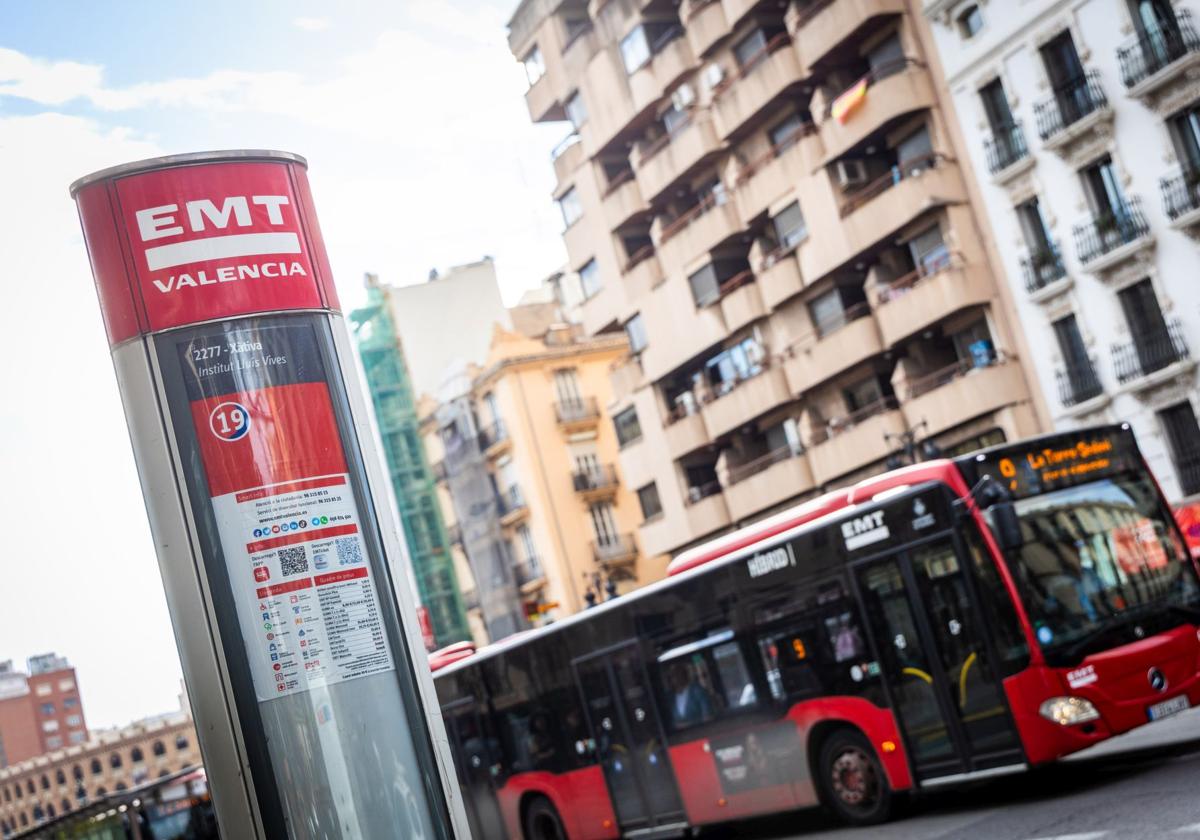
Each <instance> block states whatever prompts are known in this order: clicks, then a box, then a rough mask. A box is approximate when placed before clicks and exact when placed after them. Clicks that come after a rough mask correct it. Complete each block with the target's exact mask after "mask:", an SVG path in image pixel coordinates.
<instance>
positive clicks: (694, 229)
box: [658, 194, 742, 272]
mask: <svg viewBox="0 0 1200 840" xmlns="http://www.w3.org/2000/svg"><path fill="white" fill-rule="evenodd" d="M741 232H742V222H741V219H739V218H738V213H737V207H736V206H735V205H734V203H733V202H732V201H729V200H728V199H724V198H721V199H719V198H715V197H713V196H712V194H710V195H709V196H707V197H705V198H704V199H703V200H702V201H700V203H699V204H696V205H695V206H694V207H692V208H691V209H690V210H688V211H687V212H686V213H684V214H683V215H681V216H679V217H678V218H676V219H673V220H671V221H670V222H668V223H666V224H664V225H663V226H662V228H661V231H660V233H659V235H658V255H659V258H660V259H661V260H662V262H663V265H664V267H665V268H666V270H667V271H668V272H682V270H683V267H684V266H685V265H687V264H689V263H691V262H692V261H693V260H695V259H696V258H697V257H699V256H701V255H702V254H707V253H708V252H709V251H711V250H713V249H714V248H716V247H717V246H718V245H720V244H721V243H722V242H725V241H726V240H727V239H731V238H733V237H734V236H737V235H738V234H740V233H741Z"/></svg>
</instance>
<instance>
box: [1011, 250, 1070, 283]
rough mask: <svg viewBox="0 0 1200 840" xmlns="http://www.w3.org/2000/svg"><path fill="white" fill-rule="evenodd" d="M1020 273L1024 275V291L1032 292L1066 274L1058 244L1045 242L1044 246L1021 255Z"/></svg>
mask: <svg viewBox="0 0 1200 840" xmlns="http://www.w3.org/2000/svg"><path fill="white" fill-rule="evenodd" d="M1021 274H1022V275H1024V277H1025V291H1027V292H1030V293H1033V292H1036V291H1037V290H1038V289H1044V288H1046V287H1047V286H1049V285H1050V284H1051V283H1054V282H1056V281H1058V280H1061V279H1063V278H1064V277H1066V276H1067V267H1066V266H1065V265H1063V261H1062V254H1060V253H1059V251H1058V245H1057V244H1056V243H1054V242H1047V243H1046V247H1045V248H1042V249H1039V250H1036V251H1031V252H1030V253H1029V254H1028V255H1027V256H1024V257H1021Z"/></svg>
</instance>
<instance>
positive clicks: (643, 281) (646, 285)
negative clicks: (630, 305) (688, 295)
mask: <svg viewBox="0 0 1200 840" xmlns="http://www.w3.org/2000/svg"><path fill="white" fill-rule="evenodd" d="M634 257H636V258H637V259H636V260H635V259H634V258H632V257H631V258H630V261H629V262H627V263H625V268H624V269H623V270H622V282H623V283H624V284H625V290H626V295H625V299H626V300H628V301H631V302H635V303H637V304H638V305H640V302H641V301H643V300H645V298H646V296H647V295H649V294H650V292H651V291H653V290H654V289H656V288H658V286H659V285H660V284H661V283H662V282H663V280H664V279H665V275H664V274H663V269H662V263H661V262H660V261H659V259H658V254H657V253H656V252H655V250H654V246H653V245H650V246H648V247H646V248H643V249H642V251H641V252H639V253H637V254H634Z"/></svg>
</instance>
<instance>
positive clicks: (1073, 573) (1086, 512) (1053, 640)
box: [1008, 472, 1200, 666]
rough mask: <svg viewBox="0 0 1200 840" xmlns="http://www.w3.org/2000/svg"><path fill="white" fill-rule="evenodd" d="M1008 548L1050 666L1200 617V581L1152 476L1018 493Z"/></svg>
mask: <svg viewBox="0 0 1200 840" xmlns="http://www.w3.org/2000/svg"><path fill="white" fill-rule="evenodd" d="M1016 509H1017V513H1018V515H1019V516H1020V520H1021V530H1022V535H1023V537H1024V544H1023V545H1022V546H1021V547H1020V548H1018V549H1016V550H1013V551H1010V552H1008V561H1009V564H1010V566H1011V567H1012V571H1013V573H1014V575H1015V576H1016V578H1017V580H1018V584H1019V586H1020V588H1021V590H1022V595H1023V598H1024V600H1025V603H1026V608H1027V610H1028V612H1029V619H1030V621H1031V622H1032V623H1033V626H1034V630H1035V634H1036V637H1037V640H1038V642H1039V644H1040V645H1041V647H1042V650H1043V651H1044V653H1045V655H1046V659H1047V662H1048V663H1049V664H1051V665H1060V666H1066V665H1072V664H1075V663H1077V662H1078V661H1079V660H1080V659H1081V658H1082V657H1083V656H1085V655H1087V654H1088V653H1092V652H1095V651H1097V650H1103V649H1105V648H1108V647H1114V646H1116V645H1120V644H1126V643H1127V642H1131V641H1135V640H1136V639H1138V638H1141V637H1142V636H1144V635H1150V634H1152V633H1157V632H1161V631H1163V630H1166V629H1169V628H1171V627H1174V626H1178V625H1179V624H1181V623H1184V622H1187V621H1191V622H1196V621H1198V620H1200V584H1198V583H1197V580H1196V572H1195V568H1194V567H1193V566H1192V563H1191V561H1190V560H1189V559H1188V554H1187V552H1186V551H1185V550H1184V547H1183V545H1182V544H1181V542H1180V540H1179V537H1178V535H1177V532H1176V531H1175V529H1174V528H1173V527H1172V526H1171V523H1170V520H1169V518H1168V514H1167V513H1166V511H1165V510H1164V509H1163V506H1162V504H1161V503H1160V501H1159V497H1158V492H1157V490H1156V489H1155V487H1154V484H1153V482H1152V481H1151V480H1150V477H1149V476H1147V475H1143V474H1139V473H1136V472H1128V473H1123V474H1120V475H1117V476H1113V477H1111V478H1104V479H1100V480H1097V481H1092V482H1090V483H1087V484H1083V485H1080V486H1077V487H1070V488H1066V489H1062V490H1056V491H1052V492H1049V493H1045V494H1042V495H1037V496H1032V497H1029V498H1025V499H1021V500H1020V501H1018V502H1016Z"/></svg>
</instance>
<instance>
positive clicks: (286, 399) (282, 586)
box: [179, 321, 393, 702]
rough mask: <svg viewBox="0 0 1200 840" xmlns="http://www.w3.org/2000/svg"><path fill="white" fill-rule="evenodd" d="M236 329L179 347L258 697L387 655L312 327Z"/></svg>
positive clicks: (332, 677)
mask: <svg viewBox="0 0 1200 840" xmlns="http://www.w3.org/2000/svg"><path fill="white" fill-rule="evenodd" d="M246 323H247V322H244V321H243V322H240V323H236V324H233V325H229V324H226V325H224V326H221V327H214V328H213V330H212V331H211V332H209V333H206V334H203V335H200V336H197V337H194V338H191V339H188V340H185V341H183V342H181V343H180V345H179V353H180V362H181V366H182V369H183V371H184V378H185V386H186V390H187V397H188V400H189V402H190V408H191V416H192V422H193V425H194V428H195V433H196V437H197V439H198V442H199V447H198V449H199V453H200V458H201V460H202V461H203V464H204V471H205V475H206V477H207V480H208V490H209V495H210V497H211V501H212V509H213V514H214V517H215V520H216V525H217V529H218V531H219V533H220V539H221V549H222V551H223V553H224V555H225V563H226V567H227V570H228V574H229V578H230V583H231V588H232V590H233V596H234V601H235V603H236V608H237V614H238V622H239V625H240V627H241V631H242V637H243V640H244V642H245V645H246V655H247V659H248V661H249V663H250V670H251V674H252V677H253V681H254V688H255V693H256V695H257V697H258V700H259V702H265V701H267V700H271V699H273V698H276V697H283V696H287V695H289V694H294V693H297V692H302V691H306V690H308V689H310V688H312V687H314V686H324V685H330V684H334V683H339V682H344V681H346V680H351V679H355V678H357V677H364V676H367V675H369V674H377V673H380V672H383V671H389V670H391V669H392V668H393V660H392V653H391V650H390V649H389V647H388V641H387V638H386V634H385V630H384V627H383V619H382V616H381V614H380V609H379V602H378V598H377V596H376V592H375V585H374V581H373V580H372V579H371V578H372V573H371V568H370V564H369V563H368V562H367V548H366V546H365V544H364V542H363V537H362V534H361V532H360V521H359V513H358V511H359V505H358V500H357V499H356V498H355V495H354V490H353V486H352V485H351V483H350V476H349V472H348V470H347V467H346V459H345V453H344V452H343V449H342V444H341V438H340V436H339V434H338V427H337V419H336V416H335V414H334V410H333V405H332V402H331V400H330V396H329V388H328V385H327V384H326V378H325V368H324V364H323V362H322V360H321V356H320V353H319V350H318V345H317V341H316V335H315V334H314V331H313V327H312V325H311V324H310V323H295V324H280V323H274V324H268V325H251V326H245V325H246ZM251 324H253V322H251Z"/></svg>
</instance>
